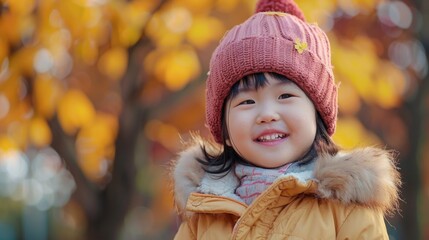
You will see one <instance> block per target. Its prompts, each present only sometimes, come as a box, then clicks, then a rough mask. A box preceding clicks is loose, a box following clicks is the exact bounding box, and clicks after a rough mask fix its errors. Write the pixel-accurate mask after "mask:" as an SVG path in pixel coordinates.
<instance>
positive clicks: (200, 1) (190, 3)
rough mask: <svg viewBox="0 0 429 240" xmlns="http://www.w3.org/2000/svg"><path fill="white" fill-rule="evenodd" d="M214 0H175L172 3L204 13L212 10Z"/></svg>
mask: <svg viewBox="0 0 429 240" xmlns="http://www.w3.org/2000/svg"><path fill="white" fill-rule="evenodd" d="M212 1H213V0H173V1H172V4H175V5H180V6H183V7H186V8H187V9H189V10H190V11H191V12H193V13H199V14H201V13H203V14H204V13H206V12H207V11H209V10H210V7H211V5H212ZM231 1H234V0H231Z"/></svg>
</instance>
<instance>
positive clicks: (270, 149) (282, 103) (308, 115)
mask: <svg viewBox="0 0 429 240" xmlns="http://www.w3.org/2000/svg"><path fill="white" fill-rule="evenodd" d="M264 76H265V78H266V79H267V83H266V84H265V85H263V86H261V87H259V88H255V87H246V86H245V84H240V85H239V86H238V94H237V95H235V96H233V97H232V98H231V99H229V100H228V102H227V107H226V123H227V128H228V134H229V139H228V140H227V144H228V145H231V146H232V147H233V148H234V150H235V151H236V152H237V153H238V154H239V155H240V156H241V157H243V158H244V159H246V160H247V161H248V162H250V163H252V164H254V165H256V166H259V167H264V168H276V167H280V166H282V165H285V164H287V163H291V162H294V161H296V160H298V159H300V158H301V157H303V156H304V155H305V154H306V153H307V152H308V150H309V149H310V147H311V145H312V144H313V141H314V138H315V136H316V110H315V108H314V105H313V103H312V102H311V100H310V99H309V98H308V97H307V96H306V94H305V93H304V92H303V91H302V90H301V89H300V88H299V87H298V86H297V85H296V84H295V83H293V82H291V81H287V80H286V81H282V80H278V79H276V78H274V77H273V75H271V74H264Z"/></svg>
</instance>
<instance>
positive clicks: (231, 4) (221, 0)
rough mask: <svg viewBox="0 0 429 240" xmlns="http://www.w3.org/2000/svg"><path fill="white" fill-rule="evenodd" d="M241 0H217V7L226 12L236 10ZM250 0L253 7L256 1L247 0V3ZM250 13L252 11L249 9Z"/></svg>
mask: <svg viewBox="0 0 429 240" xmlns="http://www.w3.org/2000/svg"><path fill="white" fill-rule="evenodd" d="M239 2H240V1H239V0H217V1H216V3H215V4H216V9H217V10H219V11H221V12H226V13H229V12H231V11H232V10H234V9H235V8H236V7H237V6H238V4H239ZM247 2H249V3H250V4H251V7H254V6H255V3H254V2H252V1H246V3H247ZM249 13H250V11H249Z"/></svg>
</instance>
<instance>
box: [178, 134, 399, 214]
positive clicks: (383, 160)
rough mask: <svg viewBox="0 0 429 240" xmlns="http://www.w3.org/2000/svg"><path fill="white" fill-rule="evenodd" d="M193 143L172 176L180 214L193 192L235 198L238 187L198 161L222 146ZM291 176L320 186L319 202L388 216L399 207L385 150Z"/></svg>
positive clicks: (356, 153) (328, 160) (326, 161)
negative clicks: (352, 205) (359, 206)
mask: <svg viewBox="0 0 429 240" xmlns="http://www.w3.org/2000/svg"><path fill="white" fill-rule="evenodd" d="M193 140H194V141H193V143H191V144H190V145H189V146H188V148H187V149H186V150H185V151H183V152H181V153H180V154H179V157H178V159H177V161H176V162H175V166H174V170H173V172H172V174H173V179H174V195H175V203H176V206H177V208H178V210H179V212H181V211H183V210H184V209H185V206H186V202H187V200H188V197H189V195H190V194H191V193H192V192H202V193H209V194H215V195H221V196H226V197H230V198H236V196H235V195H234V194H233V193H234V190H235V188H236V187H237V186H238V184H239V181H238V179H237V178H236V177H235V175H234V174H233V171H231V172H230V173H229V174H227V175H226V176H225V177H224V178H222V179H213V178H211V177H209V174H208V173H206V172H205V171H204V170H203V169H202V165H201V164H200V163H199V162H198V161H197V160H196V159H204V154H203V152H202V150H201V147H202V146H204V147H205V149H206V151H208V153H210V154H217V153H220V146H218V145H217V144H212V143H209V142H205V141H204V140H202V139H201V138H199V137H195V136H194V139H193ZM290 175H292V176H294V177H295V178H297V179H298V180H299V181H301V182H303V181H307V180H309V179H312V180H314V181H315V182H317V195H318V197H320V198H329V199H337V200H339V201H341V202H342V203H344V204H350V203H357V204H362V205H365V206H368V207H371V208H377V209H381V210H382V211H383V212H385V213H392V212H394V211H395V210H397V207H398V199H399V190H398V188H399V186H400V185H401V180H400V175H399V172H398V170H397V168H396V166H395V160H394V154H393V152H389V151H386V150H383V149H379V148H373V147H367V148H361V149H356V150H353V151H350V152H345V151H344V152H339V153H338V154H336V155H335V156H330V155H328V156H321V157H319V158H318V159H317V160H316V161H315V166H314V169H313V171H312V173H311V174H309V173H308V171H303V172H301V173H296V172H294V173H292V174H290ZM290 175H289V176H290ZM213 181H215V182H213ZM220 181H221V182H222V183H221V182H220ZM213 183H216V184H213Z"/></svg>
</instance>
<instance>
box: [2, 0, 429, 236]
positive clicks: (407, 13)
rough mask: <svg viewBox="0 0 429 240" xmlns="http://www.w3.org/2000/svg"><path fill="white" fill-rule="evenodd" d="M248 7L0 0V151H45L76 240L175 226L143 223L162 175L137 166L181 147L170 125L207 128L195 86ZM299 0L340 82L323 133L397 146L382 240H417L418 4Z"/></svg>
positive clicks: (240, 2)
mask: <svg viewBox="0 0 429 240" xmlns="http://www.w3.org/2000/svg"><path fill="white" fill-rule="evenodd" d="M255 2H256V0H252V1H247V0H153V1H147V0H134V1H125V0H70V1H56V0H40V1H36V0H20V1H3V2H1V8H0V151H1V152H2V153H8V152H10V151H13V150H19V151H21V152H23V153H25V154H27V155H31V154H30V153H31V152H32V151H33V150H34V149H46V148H49V147H52V148H53V149H55V151H56V152H57V153H58V154H59V155H60V156H61V158H62V159H63V161H64V163H65V166H66V168H67V169H68V171H69V172H70V173H71V174H72V176H73V179H74V181H75V183H76V189H75V191H74V194H73V197H72V199H71V200H70V202H69V203H68V204H67V205H65V206H64V212H65V213H68V215H69V216H71V217H70V218H71V219H74V220H73V221H71V222H75V225H78V227H75V228H78V229H84V231H85V233H84V234H83V235H84V236H85V238H87V239H117V238H119V237H120V236H122V237H123V238H126V236H128V235H127V234H131V233H127V231H128V230H127V229H131V228H132V227H129V226H134V225H136V226H137V227H136V228H137V229H139V228H141V229H144V231H146V232H148V233H151V234H155V235H153V236H152V239H153V238H156V237H155V236H157V237H158V238H161V239H162V238H169V237H168V236H170V237H171V234H173V233H174V231H175V229H174V227H173V229H169V228H168V227H164V228H162V227H150V226H154V225H153V224H155V223H154V222H162V223H159V224H168V222H169V220H156V219H161V218H162V217H161V216H164V215H167V217H165V218H171V216H170V215H168V214H166V213H168V212H171V211H172V206H171V205H172V204H171V201H172V200H171V195H170V193H169V192H168V188H167V187H165V183H166V182H167V180H166V178H167V177H166V176H162V177H163V180H159V179H158V178H157V177H154V172H156V171H155V170H154V168H153V167H152V166H151V165H150V164H149V163H151V162H155V160H156V164H157V165H160V164H164V163H167V162H168V160H169V159H171V158H172V157H173V156H174V154H175V153H176V152H177V151H179V150H180V149H181V144H180V142H181V139H180V137H179V133H180V134H182V136H183V138H186V137H187V134H188V131H189V130H193V131H200V132H201V134H202V135H204V136H208V132H207V130H206V129H205V127H204V94H203V92H204V80H205V76H206V73H207V71H208V62H209V58H210V55H211V52H212V51H213V49H214V47H215V46H216V44H217V42H218V40H219V39H220V38H221V37H222V35H223V34H224V32H225V31H226V29H229V28H230V27H231V26H233V25H235V24H237V23H239V22H242V21H243V20H244V19H246V18H247V17H248V16H250V15H251V14H252V11H253V9H254V6H255ZM297 3H298V5H299V6H300V7H301V8H302V9H303V11H304V13H305V15H306V17H307V20H308V21H309V22H317V23H318V24H319V25H320V26H321V27H322V28H323V29H325V30H326V31H327V32H328V35H329V38H330V40H331V49H332V55H333V56H332V62H333V65H334V67H335V69H334V70H335V75H336V79H337V81H338V82H341V87H340V92H339V94H340V96H339V101H340V115H339V121H338V128H337V132H336V134H335V136H334V138H335V140H336V141H337V142H338V143H339V144H340V145H342V146H344V147H345V148H352V147H357V146H362V145H368V144H372V145H374V144H376V145H382V146H387V147H388V148H394V149H397V150H398V151H399V152H400V163H401V171H402V173H403V176H404V182H405V188H404V191H403V198H404V203H403V204H402V205H401V208H402V209H403V211H402V215H403V218H399V217H398V215H395V217H393V218H392V221H393V223H394V224H393V225H395V226H397V229H396V230H393V233H392V234H393V235H392V236H393V237H396V238H401V237H403V236H409V237H410V238H411V239H418V238H419V236H420V234H421V232H422V229H423V228H422V227H424V226H427V225H428V222H429V221H428V220H427V219H426V220H424V219H423V216H424V215H422V216H419V215H418V213H419V212H423V211H420V210H419V209H423V210H424V211H426V212H428V211H429V209H427V207H426V208H424V206H425V204H423V202H425V201H426V202H427V201H428V199H429V196H428V193H427V191H422V190H421V189H422V186H423V184H422V180H421V179H420V176H424V175H425V174H424V173H427V172H428V171H429V164H428V163H427V162H424V159H427V158H428V156H429V152H428V151H424V149H429V146H428V144H429V143H428V141H426V139H425V136H426V135H425V134H427V133H428V131H429V126H428V123H427V122H428V121H427V117H426V113H427V112H428V108H429V105H428V102H429V100H428V97H427V91H428V79H427V71H428V67H427V52H426V53H425V52H424V50H425V49H426V51H427V49H428V36H429V33H428V32H426V31H427V29H429V28H428V27H427V26H425V24H427V22H428V21H425V20H423V19H424V18H427V17H428V15H424V14H422V13H425V12H428V6H427V5H428V4H427V3H424V1H420V0H415V1H414V3H413V2H410V1H407V2H405V3H406V4H404V2H400V1H381V0H380V1H368V0H347V1H333V0H321V1H298V0H297ZM412 4H415V7H413V5H412ZM419 10H420V11H419ZM425 10H426V11H425ZM422 51H423V52H422ZM425 156H426V158H425ZM2 159H3V158H2ZM3 162H5V160H4V161H3ZM1 163H2V161H0V170H2V169H1V167H2V165H1ZM420 165H423V166H424V168H422V169H420V168H419V166H420ZM58 169H59V168H58ZM426 175H427V174H426ZM0 180H1V179H0ZM0 183H1V181H0ZM424 184H425V185H424V186H425V187H426V189H427V188H428V186H429V181H428V179H427V178H425V182H424ZM148 185H153V186H152V187H150V186H148ZM155 188H157V189H156V190H154V189H155ZM0 193H1V192H0ZM419 196H420V199H419ZM140 201H143V202H144V203H141V202H140ZM36 205H37V204H36ZM142 205H144V206H145V207H146V208H149V209H150V210H151V211H152V212H153V214H154V215H156V217H154V218H155V220H154V219H150V220H148V219H147V218H146V219H140V218H138V217H135V216H134V215H133V214H135V215H138V214H141V212H144V211H141V210H136V211H135V210H134V209H139V208H138V206H142ZM130 212H131V213H130ZM160 213H165V214H160ZM142 215H143V214H142ZM130 219H131V220H130ZM133 219H134V220H133ZM422 219H423V220H422ZM130 221H136V222H137V223H130ZM171 221H172V220H170V222H171ZM64 224H66V223H64ZM124 224H126V225H129V226H124ZM71 225H72V224H71ZM145 225H146V227H144V226H145ZM156 230H158V231H159V232H162V231H171V232H172V233H170V235H165V234H164V235H163V234H161V233H160V234H158V235H157V234H156V233H153V231H156ZM129 231H134V230H129ZM141 231H143V230H141ZM59 234H61V233H59ZM424 234H426V235H425V236H427V235H428V234H429V233H424ZM0 236H1V235H0ZM161 236H162V237H161ZM54 238H55V237H54Z"/></svg>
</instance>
